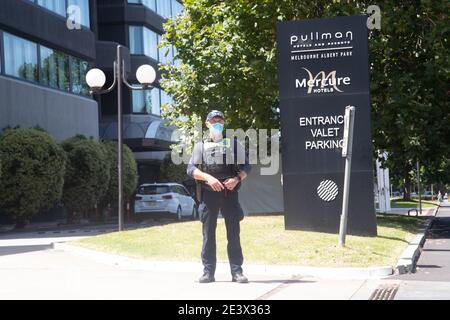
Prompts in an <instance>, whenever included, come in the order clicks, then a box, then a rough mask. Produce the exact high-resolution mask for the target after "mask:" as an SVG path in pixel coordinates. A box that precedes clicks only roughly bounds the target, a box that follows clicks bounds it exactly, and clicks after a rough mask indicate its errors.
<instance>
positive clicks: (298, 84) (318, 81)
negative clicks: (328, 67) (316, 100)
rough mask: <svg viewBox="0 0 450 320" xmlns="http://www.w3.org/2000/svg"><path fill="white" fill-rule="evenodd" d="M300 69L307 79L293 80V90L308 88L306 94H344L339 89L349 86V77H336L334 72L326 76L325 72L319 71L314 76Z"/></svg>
mask: <svg viewBox="0 0 450 320" xmlns="http://www.w3.org/2000/svg"><path fill="white" fill-rule="evenodd" d="M302 69H303V70H305V71H306V73H307V74H308V76H309V78H308V79H307V78H303V79H295V88H296V89H302V88H308V91H307V93H308V94H311V93H332V92H335V91H337V92H344V91H343V90H341V89H340V88H339V87H340V86H349V85H350V84H351V79H350V77H336V70H333V71H330V72H329V73H328V74H326V73H325V71H320V72H319V73H317V74H316V75H315V76H314V75H313V73H312V72H311V71H309V70H308V69H306V68H302Z"/></svg>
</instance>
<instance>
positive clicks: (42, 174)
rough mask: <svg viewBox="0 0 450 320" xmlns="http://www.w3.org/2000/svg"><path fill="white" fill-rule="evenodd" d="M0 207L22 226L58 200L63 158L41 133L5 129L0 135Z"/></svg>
mask: <svg viewBox="0 0 450 320" xmlns="http://www.w3.org/2000/svg"><path fill="white" fill-rule="evenodd" d="M0 159H1V163H2V165H1V166H2V169H1V170H2V175H1V178H0V208H1V209H2V211H3V212H4V213H6V214H7V215H9V216H11V217H12V218H13V220H15V221H16V223H17V224H18V225H19V226H20V225H24V224H25V223H26V222H27V221H28V220H29V219H31V217H33V216H34V215H36V214H37V213H39V212H40V211H42V210H47V209H50V208H51V207H52V206H54V205H55V204H56V203H57V202H58V201H59V200H60V199H61V195H62V188H63V184H64V173H65V168H66V158H65V154H64V151H63V150H62V149H61V147H60V146H59V145H58V144H57V142H56V141H55V140H54V138H53V137H52V136H51V135H49V134H48V133H46V132H44V131H43V130H37V129H20V128H18V129H7V130H5V132H4V134H3V135H1V136H0Z"/></svg>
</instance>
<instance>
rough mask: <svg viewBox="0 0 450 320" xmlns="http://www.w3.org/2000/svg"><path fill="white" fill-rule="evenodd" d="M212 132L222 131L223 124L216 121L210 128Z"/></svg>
mask: <svg viewBox="0 0 450 320" xmlns="http://www.w3.org/2000/svg"><path fill="white" fill-rule="evenodd" d="M209 130H210V131H211V133H216V134H219V133H222V132H223V124H221V123H214V124H213V125H212V126H211V128H210V129H209Z"/></svg>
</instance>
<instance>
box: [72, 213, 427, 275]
mask: <svg viewBox="0 0 450 320" xmlns="http://www.w3.org/2000/svg"><path fill="white" fill-rule="evenodd" d="M377 220H378V236H377V237H357V236H347V238H346V247H345V248H339V247H338V245H337V243H338V235H337V234H327V233H317V232H306V231H291V230H290V231H286V230H284V218H283V216H260V217H246V218H245V219H244V220H243V221H242V222H241V243H242V248H243V251H244V258H245V263H265V264H294V265H301V266H322V267H367V266H380V265H391V266H393V265H395V263H396V262H397V259H398V257H399V255H400V254H401V252H402V251H403V250H404V249H405V248H406V246H407V245H408V241H410V240H411V239H412V238H413V236H414V234H415V232H416V231H417V228H418V227H419V226H420V225H421V223H422V222H423V221H424V220H423V219H421V218H416V217H404V216H402V217H398V216H385V215H378V216H377ZM201 243H202V237H201V223H200V222H199V221H189V222H180V223H170V224H165V225H158V226H153V227H149V228H145V229H139V230H133V231H125V232H122V233H117V232H114V233H111V234H106V235H99V236H95V237H91V238H85V239H82V240H79V241H76V242H72V244H76V245H79V246H82V247H87V248H91V249H96V250H101V251H106V252H110V253H117V254H121V255H126V256H129V257H137V258H143V259H150V260H164V261H170V260H181V261H201V260H200V250H201ZM217 258H218V261H219V262H226V261H228V260H227V259H228V258H227V254H226V233H225V224H224V220H223V219H219V221H218V227H217Z"/></svg>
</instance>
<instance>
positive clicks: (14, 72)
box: [3, 32, 38, 81]
mask: <svg viewBox="0 0 450 320" xmlns="http://www.w3.org/2000/svg"><path fill="white" fill-rule="evenodd" d="M3 47H4V51H5V63H4V65H5V74H7V75H10V76H14V77H18V78H22V79H25V80H29V81H37V80H38V63H37V46H36V44H35V43H33V42H31V41H27V40H24V39H21V38H19V37H16V36H13V35H11V34H9V33H6V32H5V33H4V34H3Z"/></svg>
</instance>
